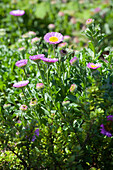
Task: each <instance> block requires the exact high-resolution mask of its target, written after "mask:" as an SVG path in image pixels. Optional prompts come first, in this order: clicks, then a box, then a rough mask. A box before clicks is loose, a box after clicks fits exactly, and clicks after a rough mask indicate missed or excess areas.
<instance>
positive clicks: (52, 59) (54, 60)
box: [41, 57, 58, 63]
mask: <svg viewBox="0 0 113 170" xmlns="http://www.w3.org/2000/svg"><path fill="white" fill-rule="evenodd" d="M41 60H42V61H45V62H47V63H55V62H57V61H58V59H57V58H45V57H44V58H41Z"/></svg>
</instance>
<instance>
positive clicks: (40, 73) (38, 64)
mask: <svg viewBox="0 0 113 170" xmlns="http://www.w3.org/2000/svg"><path fill="white" fill-rule="evenodd" d="M37 66H38V69H39V72H40V77H41V79H42V82H43V83H44V81H43V78H42V73H41V70H40V66H39V63H38V62H37Z"/></svg>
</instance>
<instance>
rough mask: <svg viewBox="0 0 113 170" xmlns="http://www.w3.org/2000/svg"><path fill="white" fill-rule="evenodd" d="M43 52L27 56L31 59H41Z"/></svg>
mask: <svg viewBox="0 0 113 170" xmlns="http://www.w3.org/2000/svg"><path fill="white" fill-rule="evenodd" d="M44 56H45V55H44V54H38V55H33V56H30V57H29V58H30V59H31V60H41V59H42V58H44Z"/></svg>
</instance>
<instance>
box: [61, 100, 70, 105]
mask: <svg viewBox="0 0 113 170" xmlns="http://www.w3.org/2000/svg"><path fill="white" fill-rule="evenodd" d="M68 104H70V101H69V100H67V101H63V102H62V105H63V106H65V105H68Z"/></svg>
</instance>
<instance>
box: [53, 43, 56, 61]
mask: <svg viewBox="0 0 113 170" xmlns="http://www.w3.org/2000/svg"><path fill="white" fill-rule="evenodd" d="M53 51H54V56H55V58H56V53H55V44H53Z"/></svg>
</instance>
